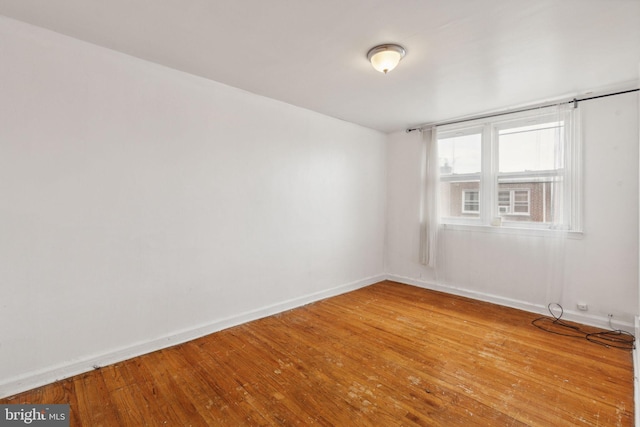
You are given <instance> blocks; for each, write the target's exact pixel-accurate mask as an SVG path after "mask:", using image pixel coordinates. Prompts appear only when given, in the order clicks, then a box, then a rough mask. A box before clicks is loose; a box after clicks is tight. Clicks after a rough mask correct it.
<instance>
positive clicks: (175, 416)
mask: <svg viewBox="0 0 640 427" xmlns="http://www.w3.org/2000/svg"><path fill="white" fill-rule="evenodd" d="M536 317H539V316H537V315H535V314H531V313H527V312H522V311H519V310H514V309H509V308H505V307H500V306H496V305H492V304H488V303H483V302H479V301H474V300H470V299H466V298H461V297H456V296H451V295H447V294H442V293H438V292H432V291H427V290H424V289H419V288H415V287H411V286H406V285H401V284H398V283H394V282H381V283H378V284H376V285H373V286H369V287H367V288H364V289H360V290H358V291H355V292H351V293H348V294H345V295H341V296H338V297H334V298H330V299H327V300H323V301H320V302H317V303H314V304H310V305H307V306H304V307H301V308H298V309H295V310H291V311H288V312H285V313H282V314H279V315H275V316H271V317H268V318H265V319H261V320H257V321H254V322H251V323H248V324H244V325H241V326H238V327H234V328H230V329H227V330H224V331H222V332H219V333H216V334H212V335H209V336H206V337H204V338H201V339H198V340H195V341H191V342H188V343H185V344H182V345H178V346H175V347H172V348H169V349H166V350H161V351H158V352H155V353H152V354H149V355H145V356H141V357H137V358H135V359H131V360H129V361H125V362H122V363H118V364H116V365H112V366H107V367H104V368H101V369H99V370H96V371H93V372H89V373H87V374H83V375H79V376H76V377H73V378H70V379H67V380H64V381H60V382H58V383H55V384H52V385H48V386H44V387H41V388H38V389H35V390H32V391H29V392H26V393H22V394H20V395H17V396H13V397H10V398H8V399H2V400H0V403H70V405H71V425H72V426H81V425H82V426H101V425H102V426H143V425H153V426H157V425H170V426H189V425H191V426H206V425H213V426H219V425H220V426H222V425H224V426H242V425H250V426H256V425H306V424H318V425H323V426H329V425H336V426H350V425H358V426H359V425H371V426H399V425H407V426H410V425H420V426H456V425H460V426H473V425H478V426H489V425H491V426H523V425H531V426H563V425H566V426H576V425H585V426H597V425H600V426H631V425H633V368H632V355H631V352H630V351H626V350H619V349H614V348H606V347H604V346H600V345H597V344H594V343H590V342H588V341H586V340H582V339H575V338H569V337H563V336H559V335H554V334H550V333H548V332H544V331H541V330H539V329H537V328H535V327H533V326H532V325H531V321H532V320H533V319H535V318H536Z"/></svg>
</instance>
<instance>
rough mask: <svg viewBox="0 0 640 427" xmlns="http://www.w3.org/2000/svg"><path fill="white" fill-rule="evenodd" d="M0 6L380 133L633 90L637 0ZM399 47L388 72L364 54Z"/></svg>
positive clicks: (0, 0)
mask: <svg viewBox="0 0 640 427" xmlns="http://www.w3.org/2000/svg"><path fill="white" fill-rule="evenodd" d="M0 14H3V15H5V16H8V17H11V18H15V19H18V20H21V21H25V22H28V23H31V24H35V25H38V26H41V27H45V28H48V29H51V30H54V31H57V32H60V33H63V34H66V35H69V36H72V37H75V38H78V39H81V40H85V41H88V42H91V43H95V44H97V45H101V46H105V47H107V48H110V49H114V50H118V51H121V52H124V53H127V54H130V55H133V56H137V57H140V58H143V59H146V60H149V61H153V62H157V63H160V64H163V65H166V66H168V67H172V68H176V69H179V70H183V71H186V72H188V73H192V74H195V75H199V76H203V77H206V78H209V79H212V80H216V81H218V82H222V83H225V84H227V85H230V86H235V87H237V88H241V89H244V90H247V91H249V92H253V93H256V94H260V95H264V96H267V97H270V98H274V99H278V100H281V101H284V102H287V103H290V104H293V105H297V106H300V107H303V108H307V109H310V110H314V111H317V112H320V113H323V114H326V115H329V116H333V117H337V118H340V119H342V120H346V121H349V122H353V123H358V124H361V125H363V126H367V127H370V128H374V129H379V130H381V131H384V132H390V131H395V130H400V129H404V128H406V127H410V126H414V125H418V124H422V123H429V122H434V121H441V120H445V119H451V118H456V117H460V116H464V115H469V114H477V113H482V112H487V111H493V110H499V109H503V108H508V107H515V106H522V105H526V104H530V103H534V102H539V101H546V100H550V99H554V98H558V97H562V96H574V95H582V94H584V93H587V92H590V91H593V90H601V89H609V88H616V89H618V88H630V87H637V83H638V76H639V66H640V0H482V1H480V0H224V1H223V0H107V1H105V0H55V1H53V0H0ZM389 42H391V43H399V44H402V45H403V46H404V47H405V48H406V50H407V56H406V57H405V58H404V59H403V61H402V62H401V63H400V65H399V66H398V68H397V69H395V70H394V71H392V72H390V73H389V74H388V75H386V76H385V75H383V74H381V73H378V72H377V71H375V70H374V69H373V68H372V67H371V66H370V64H369V63H368V62H367V60H366V58H365V55H366V53H367V51H368V50H369V48H371V47H372V46H374V45H376V44H380V43H389Z"/></svg>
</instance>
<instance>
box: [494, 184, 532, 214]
mask: <svg viewBox="0 0 640 427" xmlns="http://www.w3.org/2000/svg"><path fill="white" fill-rule="evenodd" d="M530 194H531V190H530V189H525V190H502V189H500V190H498V213H499V214H500V215H529V200H530V198H531V196H530Z"/></svg>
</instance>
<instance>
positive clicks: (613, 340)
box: [531, 303, 635, 350]
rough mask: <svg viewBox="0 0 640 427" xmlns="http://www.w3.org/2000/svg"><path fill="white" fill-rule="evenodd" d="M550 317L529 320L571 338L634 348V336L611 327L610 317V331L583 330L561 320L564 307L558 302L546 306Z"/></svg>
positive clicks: (550, 331)
mask: <svg viewBox="0 0 640 427" xmlns="http://www.w3.org/2000/svg"><path fill="white" fill-rule="evenodd" d="M552 306H553V308H556V309H559V310H560V314H559V315H557V314H556V313H554V311H553V308H552ZM547 309H548V310H549V313H550V314H551V318H549V317H546V316H543V317H539V318H537V319H534V320H533V321H531V324H532V325H533V326H535V327H536V328H538V329H541V330H543V331H545V332H549V333H552V334H556V335H562V336H565V337H571V338H580V339H586V340H587V341H589V342H592V343H594V344H600V345H602V346H605V347H610V348H618V349H621V350H633V349H634V348H635V336H633V334H631V333H629V332H627V331H623V330H621V329H615V330H614V329H613V326H612V325H611V318H609V327H610V328H611V330H610V331H604V332H591V333H589V332H585V331H583V330H582V329H580V327H579V326H576V325H571V324H569V323H567V322H565V321H563V320H562V315H563V314H564V309H563V308H562V306H561V305H560V304H557V303H550V304H549V305H548V306H547Z"/></svg>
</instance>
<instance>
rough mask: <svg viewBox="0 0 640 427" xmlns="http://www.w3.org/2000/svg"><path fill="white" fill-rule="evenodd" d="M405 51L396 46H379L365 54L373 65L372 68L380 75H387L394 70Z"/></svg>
mask: <svg viewBox="0 0 640 427" xmlns="http://www.w3.org/2000/svg"><path fill="white" fill-rule="evenodd" d="M405 53H406V51H405V50H404V48H403V47H402V46H400V45H397V44H381V45H379V46H376V47H373V48H371V50H369V52H368V53H367V59H368V60H369V61H370V62H371V65H373V68H375V69H376V70H378V71H380V72H381V73H385V74H387V73H388V72H389V71H391V70H393V69H394V68H396V66H397V65H398V63H399V62H400V60H401V59H402V58H403V57H404V55H405Z"/></svg>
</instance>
